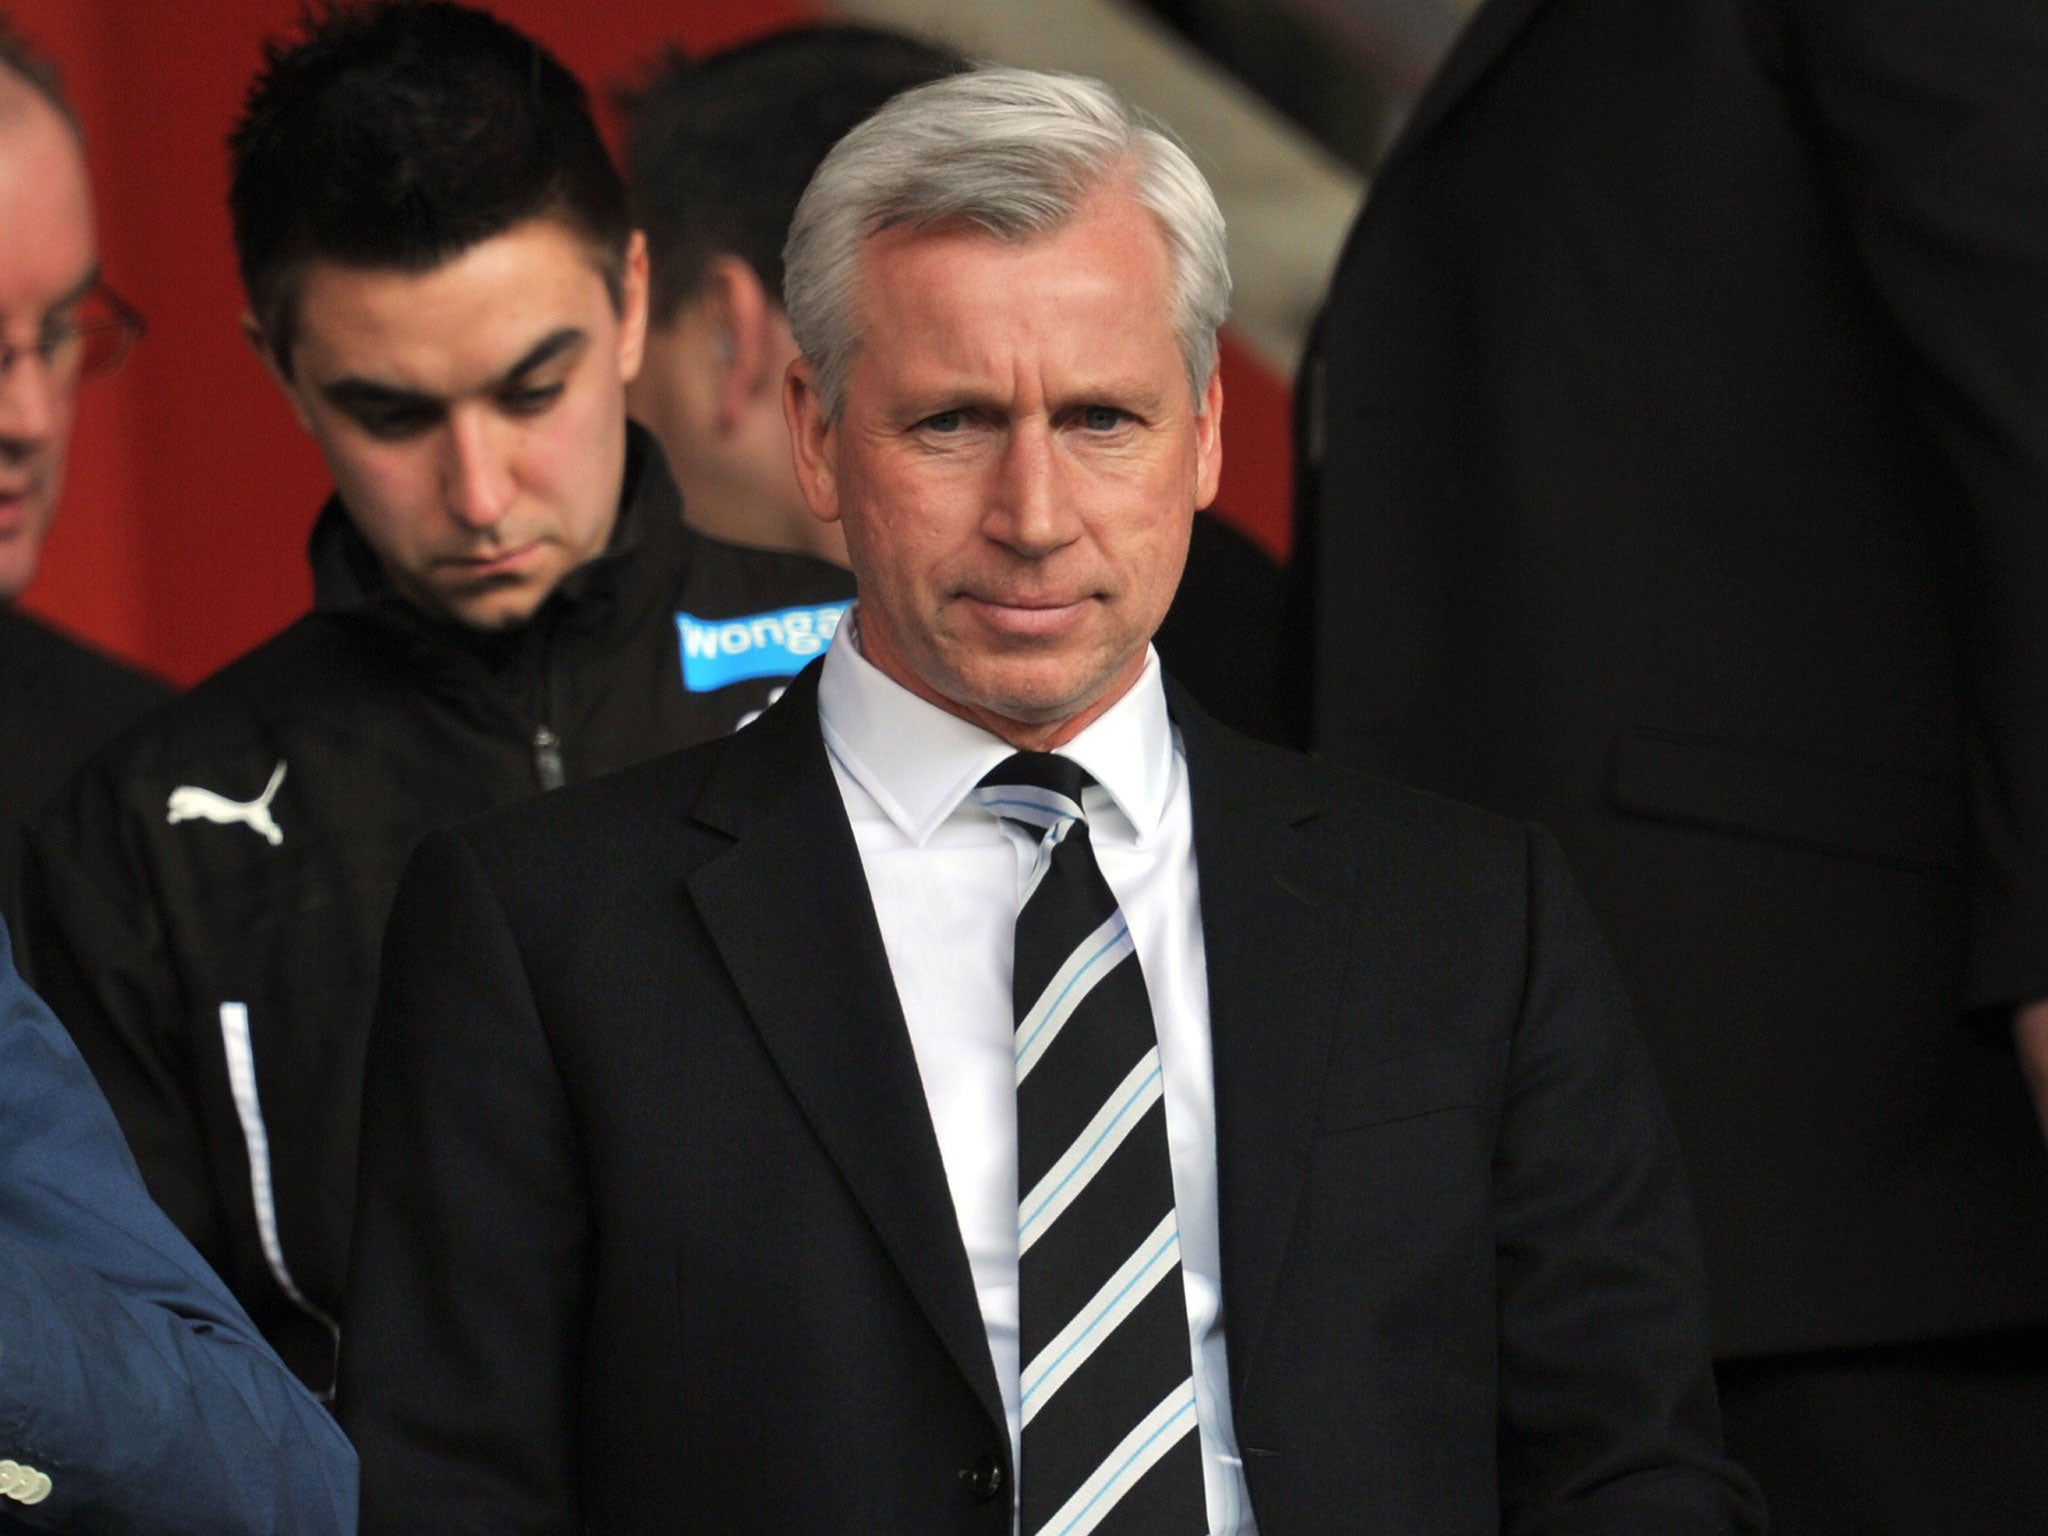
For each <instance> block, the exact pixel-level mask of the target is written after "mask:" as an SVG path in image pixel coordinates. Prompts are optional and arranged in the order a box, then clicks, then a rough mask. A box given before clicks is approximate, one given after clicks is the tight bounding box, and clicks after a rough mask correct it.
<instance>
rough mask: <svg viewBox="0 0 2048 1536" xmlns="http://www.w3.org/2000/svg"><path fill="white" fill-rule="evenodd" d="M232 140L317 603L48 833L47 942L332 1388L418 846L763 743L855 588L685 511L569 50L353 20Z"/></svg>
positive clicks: (465, 16) (328, 22) (42, 929)
mask: <svg viewBox="0 0 2048 1536" xmlns="http://www.w3.org/2000/svg"><path fill="white" fill-rule="evenodd" d="M231 149H232V153H233V161H234V183H233V188H232V191H231V194H230V202H231V207H232V210H233V213H234V224H235V234H236V239H237V245H238V251H239V255H240V259H241V266H242V273H243V278H244V283H245V286H246V289H247V293H248V298H249V304H250V309H249V313H248V315H247V317H246V318H245V324H246V325H247V327H248V330H249V334H250V337H251V340H252V341H253V342H254V344H255V345H256V347H257V349H258V351H259V353H260V354H261V355H262V357H263V359H264V361H265V363H266V364H267V366H268V367H269V368H270V369H271V371H272V373H273V374H274V375H275V376H276V378H277V381H278V384H279V386H280V387H281V388H282V389H283V390H284V392H285V395H286V398H287V399H288V400H289V401H290V402H291V405H292V408H293V409H294V411H295V412H296V413H297V414H298V417H299V419H300V421H301V422H302V423H303V424H304V425H305V427H306V429H307V430H308V431H309V432H310V433H311V434H312V435H313V437H314V438H315V440H316V441H317V442H318V443H319V445H320V447H321V450H322V452H323V454H324V455H325V457H326V459H327V462H328V466H329V468H330V469H331V471H332V472H333V475H334V481H335V488H336V494H335V496H334V498H333V499H332V500H331V501H330V502H329V503H328V504H327V506H326V507H325V508H324V509H323V510H322V512H321V515H320V517H319V519H318V521H317V522H316V524H315V526H314V529H313V534H312V540H311V550H310V553H311V558H312V562H313V567H314V577H315V594H316V607H315V611H314V612H313V613H312V614H311V615H309V616H308V617H306V618H304V619H302V620H300V621H299V622H298V623H297V624H295V625H293V626H292V627H291V628H290V629H288V630H286V631H285V632H284V633H283V634H281V635H279V636H278V637H277V638H275V639H273V640H271V641H269V642H268V643H266V644H265V645H263V646H260V647H258V648H257V649H256V650H255V651H253V652H252V653H250V654H249V655H248V656H245V657H243V658H242V659H241V660H240V661H238V662H236V663H234V664H233V665H231V666H230V667H228V668H227V669H225V670H224V671H223V672H221V673H220V674H219V675H218V676H216V677H214V678H212V679H211V680H209V681H208V682H206V683H203V684H201V685H200V686H199V687H198V688H197V689H195V690H194V692H193V693H192V694H191V695H190V696H189V697H188V698H187V699H185V700H184V701H182V702H181V703H180V705H179V706H178V707H176V708H175V709H173V710H171V711H169V712H167V713H166V714H165V715H164V716H163V718H162V720H161V721H160V723H159V724H158V725H157V726H156V728H154V729H153V730H150V731H148V732H147V733H145V734H143V735H141V736H139V737H135V738H131V739H130V740H128V741H127V742H126V743H125V744H124V745H123V746H122V747H121V748H120V749H119V750H118V751H115V752H113V753H111V754H109V755H107V756H104V757H102V758H101V759H99V760H98V761H97V762H96V763H95V764H93V765H92V766H91V767H90V768H89V769H88V770H87V772H86V773H85V774H84V775H83V776H82V777H81V779H80V781H79V782H78V783H77V784H76V785H75V787H74V789H73V791H72V792H71V793H70V794H69V796H68V797H67V799H66V801H65V802H64V803H63V804H61V805H60V806H59V807H58V808H57V809H56V810H55V811H54V812H53V814H52V815H51V816H49V817H48V818H47V819H46V820H45V821H44V822H43V823H42V824H41V825H40V827H39V828H38V830H37V833H36V835H35V837H34V838H33V840H32V843H31V847H30V853H29V871H28V884H29V891H30V928H31V939H30V945H29V950H30V954H31V956H32V959H33V961H34V963H35V966H36V969H37V973H38V978H39V980H40V981H41V983H42V984H43V986H44V988H45V989H46V992H47V993H48V995H49V996H50V998H51V1001H52V1002H53V1003H54V1004H55V1005H56V1006H57V1009H58V1012H59V1014H60V1016H62V1017H63V1018H64V1019H65V1021H66V1022H67V1023H68V1024H69V1025H70V1027H71V1029H72V1030H73V1032H74V1034H75V1035H76V1036H77V1038H78V1040H79V1043H80V1046H81V1048H82V1049H83V1051H84V1053H85V1055H86V1057H87V1059H88V1060H89V1061H90V1062H91V1063H92V1065H93V1067H94V1069H95V1071H96V1072H97V1073H98V1075H99V1077H100V1080H101V1082H102V1084H103V1085H104V1086H105V1088H106V1090H107V1093H108V1097H109V1098H110V1099H111V1100H112V1101H113V1104H114V1107H115V1110H116V1113H117V1114H118V1115H119V1116H120V1118H121V1121H122V1125H123V1128H124V1129H125V1130H126V1132H127V1134H128V1137H129V1140H130V1141H131V1142H132V1143H133V1145H134V1147H135V1150H136V1154H137V1156H138V1158H139V1159H140V1161H141V1163H142V1166H143V1171H144V1175H145V1177H146V1178H147V1179H148V1181H149V1184H150V1188H151V1190H152V1192H153V1193H154V1194H155V1195H156V1197H157V1199H158V1200H159V1201H161V1202H162V1203H163V1205H164V1207H165V1209H166V1210H167V1211H169V1212H170V1214H171V1215H172V1216H173V1218H174V1219H175V1220H177V1222H178V1223H179V1225H180V1226H181V1227H183V1228H184V1230H185V1231H186V1232H187V1234H188V1235H190V1236H191V1237H192V1239H193V1240H194V1242H195V1243H196V1244H197V1246H198V1247H199V1249H200V1251H201V1252H202V1253H204V1254H206V1255H207V1256H208V1257H209V1258H210V1259H211V1260H212V1261H213V1263H214V1264H215V1266H216V1267H217V1268H218V1269H219V1270H220V1271H221V1273H222V1274H223V1275H224V1276H225V1277H226V1278H227V1279H228V1281H229V1283H230V1284H231V1285H232V1286H233V1288H234V1290H235V1291H236V1293H237V1295H238V1296H239V1297H240V1298H241V1299H242V1300H243V1302H244V1303H245V1305H247V1306H248V1307H249V1309H250V1312H251V1313H252V1315H253V1316H254V1317H255V1318H256V1320H257V1322H258V1323H259V1325H261V1326H262V1327H263V1329H264V1331H265V1333H266V1334H267V1335H268V1336H269V1337H270V1338H271V1339H272V1341H273V1342H274V1343H276V1344H277V1346H278V1348H279V1350H280V1352H281V1353H283V1354H284V1355H285V1357H286V1359H287V1361H288V1362H290V1363H291V1364H292V1365H293V1367H294V1368H295V1369H296V1370H298V1371H299V1373H300V1374H301V1375H302V1376H303V1377H304V1378H305V1379H306V1380H307V1381H308V1382H309V1383H311V1384H313V1385H315V1386H317V1387H320V1388H323V1389H324V1388H326V1387H327V1386H329V1385H330V1383H331V1381H332V1376H333V1369H334V1358H335V1340H336V1337H337V1335H338V1327H337V1324H336V1321H335V1317H336V1312H337V1310H338V1306H337V1303H338V1299H339V1296H340V1292H341V1286H342V1279H343V1275H344V1271H345V1268H346V1261H347V1250H348V1237H349V1228H350V1220H351V1213H352V1208H353V1204H354V1187H355V1152H356V1125H357V1120H358V1116H359V1113H360V1084H361V1071H362V1057H363V1049H364V1036H365V1032H366V1029H367V1026H368V1019H369V1013H370V1006H371V1001H372V998H373V995H374V993H375V990H376V981H377V969H378V966H377V953H378V946H379V943H380V941H381V938H382V934H383V928H384V922H385V916H386V911H387V909H388V906H389V902H390V898H391V893H392V891H393V889H394V887H395V886H396V883H397V878H398V873H399V869H400V867H401V865H402V864H403V862H404V860H405V857H406V855H407V854H408V853H409V852H410V851H411V848H412V845H413V844H414V843H415V842H416V841H417V840H418V838H419V837H420V836H421V835H422V834H423V833H425V832H426V831H428V830H430V829H432V828H434V827H438V826H442V825H446V824H448V823H451V822H454V821H457V820H460V819H462V818H464V817H466V816H469V815H473V814H475V813H477V812H480V811H482V810H485V809H487V808H489V807H492V806H496V805H502V804H504V803H506V802H508V801H511V800H515V799H519V798H521V797H523V796H526V795H529V794H531V793H533V792H535V791H536V790H543V789H550V788H553V787H555V786H556V785H559V784H561V783H563V782H565V781H568V780H573V779H581V778H584V777H587V776H590V775H592V774H596V773H600V772H603V771H605V770H608V769H611V768H615V767H619V766H622V765H624V764H627V763H631V762H635V761H638V760H640V759H643V758H646V757H650V756H653V755H655V754H656V753H659V752H662V751H664V750H667V749H669V748H672V747H676V746H681V745H683V744H686V743H689V742H694V741H699V740H702V739H705V738H707V737H711V736H716V735H720V734H722V733H724V732H726V731H728V730H730V729H732V728H733V727H734V726H735V725H736V724H739V723H741V722H742V721H743V720H744V719H745V718H747V717H748V716H749V715H750V714H751V713H752V712H754V711H756V710H758V709H760V708H761V707H762V706H763V705H764V704H765V703H766V702H767V700H768V698H769V697H770V695H771V693H772V692H773V691H774V690H775V689H776V687H777V686H778V685H779V683H780V682H781V680H782V679H783V678H784V677H786V676H788V675H789V674H791V673H793V672H794V671H795V670H796V669H797V668H798V667H799V666H800V665H801V664H802V662H803V661H804V660H805V659H807V658H808V657H809V656H810V655H814V654H816V653H817V652H818V651H819V650H821V649H822V648H823V645H824V643H825V642H826V640H828V639H829V637H830V634H831V632H832V629H833V627H834V626H835V625H836V623H837V620H838V616H839V613H840V612H841V609H842V607H843V604H842V602H841V601H840V599H841V598H842V597H843V595H844V594H845V593H846V592H847V591H848V589H849V584H848V582H847V580H846V578H845V576H844V575H843V574H842V573H840V572H839V571H837V570H835V569H833V568H831V567H829V566H826V565H823V564H822V563H819V562H814V561H809V560H805V559H801V558H799V557H795V556H791V555H784V554H773V553H768V552H764V551H759V550H743V549H737V548H734V547H732V546H729V545H726V544H722V543H719V542H717V541H715V540H711V539H707V538H704V537H702V536H700V535H697V534H695V533H693V532H691V531H690V530H688V529H687V528H685V526H684V525H683V522H682V519H681V517H680V513H679V508H678V506H677V501H676V495H675V491H674V487H673V485H672V484H671V482H670V480H669V478H668V472H667V469H666V467H665V465H664V463H663V459H662V455H661V451H660V449H659V448H658V447H657V446H656V445H655V443H654V441H653V440H652V439H651V438H650V437H648V436H647V435H646V434H645V433H644V432H642V431H640V430H639V429H638V428H636V427H634V426H632V425H631V424H629V423H628V421H627V420H626V403H625V386H626V384H627V383H628V382H629V381H630V380H631V379H632V377H633V375H634V373H635V371H636V370H637V368H638V366H639V363H640V355H641V343H642V336H643V332H644V326H645V319H646V302H647V260H646V255H645V249H644V245H643V243H642V241H641V238H640V236H639V235H638V234H637V233H635V232H634V231H633V230H632V229H631V227H630V225H629V223H628V220H627V218H626V213H625V196H624V191H623V188H622V186H621V184H620V182H619V180H618V178H617V175H616V173H615V172H614V170H613V169H612V167H611V165H610V163H609V161H608V160H607V159H606V157H605V154H604V150H603V147H602V143H601V141H600V140H599V138H598V136H597V133H596V129H595V127H594V126H593V124H592V123H591V121H590V116H589V112H588V108H587V104H586V101H585V97H584V93H583V90H582V88H581V86H580V85H579V84H578V83H577V82H576V80H575V79H574V78H573V77H572V76H571V75H570V74H569V73H568V72H567V71H566V70H565V69H563V68H562V66H561V65H560V64H559V63H557V62H556V61H555V60H554V59H553V58H551V57H550V56H549V55H548V54H547V53H546V52H545V50H543V49H542V48H540V47H539V45H537V44H536V43H534V42H533V41H532V40H530V39H528V38H526V37H524V36H522V35H521V34H519V33H518V32H516V31H514V30H512V29H511V28H509V27H507V26H505V25H503V24H502V23H500V22H497V21H495V20H493V19H492V18H490V17H488V16H486V15H484V14H482V13H480V12H477V11H473V10H469V9H466V8H463V7H460V6H456V5H452V4H438V3H427V4H410V3H397V4H389V3H385V4H375V5H369V6H351V7H345V8H340V9H337V10H334V11H332V12H328V13H326V14H324V15H322V16H320V17H319V18H318V19H316V20H313V21H311V22H309V23H308V24H307V25H306V27H305V29H304V31H303V35H301V36H300V37H298V38H297V39H295V40H293V41H292V42H290V43H287V44H283V45H279V46H274V47H273V48H272V49H271V50H270V52H269V55H268V58H267V62H266V65H265V68H264V70H263V72H262V73H261V75H260V76H259V77H258V79H257V81H256V83H255V85H254V87H253V89H252V91H251V93H250V97H249V101H248V106H247V110H246V112H245V114H244V117H243V120H242V123H241V125H240V126H239V127H238V129H237V130H236V132H235V134H234V137H233V140H232V143H231ZM478 1065H479V1067H480V1068H482V1067H483V1066H484V1065H485V1064H484V1063H479V1064H478Z"/></svg>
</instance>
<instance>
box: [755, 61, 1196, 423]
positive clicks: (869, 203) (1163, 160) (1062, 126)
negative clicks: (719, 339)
mask: <svg viewBox="0 0 2048 1536" xmlns="http://www.w3.org/2000/svg"><path fill="white" fill-rule="evenodd" d="M1119 176H1124V177H1128V178H1129V181H1130V185H1131V187H1132V190H1133V191H1134V192H1135V193H1136V194H1137V198H1138V201H1139V202H1140V203H1141V204H1142V205H1143V206H1144V207H1146V208H1148V209H1150V210H1151V212H1152V213H1153V214H1154V215H1155V216H1156V217H1157V218H1158V220H1159V222H1160V225H1161V227H1162V229H1163V230H1164V232H1165V235H1166V243H1167V250H1168V252H1169V254H1170V255H1171V257H1172V261H1173V274H1174V293H1173V324H1174V330H1175V331H1176V332H1177V333H1178V335H1179V338H1180V349H1181V357H1182V360H1183V361H1184V362H1185V364H1186V366H1187V372H1188V387H1189V388H1190V389H1191V390H1192V391H1193V392H1194V397H1195V408H1196V410H1197V411H1199V410H1201V409H1202V406H1203V402H1204V391H1205V390H1206V389H1207V387H1208V383H1209V376H1210V374H1211V373H1212V372H1213V371H1214V370H1215V367H1216V332H1217V329H1218V327H1220V326H1221V325H1222V324H1223V320H1224V317H1225V316H1226V315H1227V314H1228V313H1229V310H1230V266H1229V263H1228V261H1227V260H1226V258H1225V255H1224V243H1223V213H1222V210H1221V209H1219V208H1218V207H1217V206H1216V197H1215V194H1214V193H1212V192H1211V191H1210V190H1209V184H1208V182H1207V181H1205V180H1204V179H1203V178H1202V173H1201V172H1200V171H1198V170H1197V169H1195V163H1194V161H1193V160H1191V159H1190V158H1189V157H1188V152H1187V151H1186V150H1185V149H1184V148H1182V146H1181V144H1180V141H1179V140H1178V139H1176V138H1174V137H1173V135H1172V134H1171V133H1170V132H1168V131H1167V130H1165V129H1164V128H1162V127H1160V126H1158V125H1156V124H1154V123H1153V122H1151V121H1150V120H1149V119H1146V118H1144V117H1142V116H1140V115H1139V114H1138V113H1137V112H1136V111H1134V110H1133V109H1132V108H1130V107H1129V106H1127V105H1125V103H1124V102H1123V101H1121V100H1120V99H1119V98H1118V97H1117V96H1116V94H1115V93H1114V92H1112V91H1111V90H1110V89H1109V87H1107V86H1105V85H1104V84H1102V83H1101V82H1100V81H1099V80H1090V79H1087V78H1086V77H1084V76H1081V75H1063V74H1052V73H1045V72H1040V71H1036V70H1026V69H1009V68H1003V67H1000V66H995V65H987V66H983V67H981V68H979V69H975V70H971V71H969V72H967V73H965V74H959V75H952V76H949V77H947V78H946V79H943V80H935V81H933V82H931V83H930V84H929V85H921V86H918V87H917V88H916V89H914V90H909V91H905V92H904V93H903V94H902V95H900V96H898V97H896V98H895V99H894V100H892V101H890V102H889V103H888V104H887V105H886V106H884V107H883V108H882V109H881V110H880V111H878V112H877V113H875V115H874V116H873V117H871V118H869V119H868V120H867V121H866V122H864V123H862V124H861V125H860V126H859V127H857V128H855V129H854V130H853V131H852V132H851V133H849V134H847V136H846V137H845V138H843V139H841V140H840V141H839V143H838V144H836V145H835V146H834V147H833V149H832V152H831V153H830V154H829V155H827V156H826V157H825V159H824V162H823V163H822V164H821V165H819V167H818V170H817V174H816V175H814V176H813V177H812V178H811V184H810V185H809V186H808V187H807V188H805V190H804V195H803V199H802V201H801V202H799V203H798V204H797V209H796V217H795V219H794V220H792V221H791V223H790V226H789V239H788V242H787V243H786V244H785V245H784V246H783V251H782V262H783V284H782V291H783V301H784V308H785V309H786V310H787V312H788V315H789V325H790V330H791V332H792V333H793V334H794V336H795V337H796V344H797V347H798V349H799V350H800V351H801V352H802V353H803V355H804V358H805V360H806V361H807V362H809V364H810V365H811V369H812V373H813V376H814V379H815V381H816V386H817V390H818V395H819V402H820V404H821V406H822V407H823V410H824V415H825V419H826V420H827V421H837V420H838V419H839V414H840V411H841V409H842V408H843V407H844V406H845V403H846V380H847V374H848V372H849V371H850V370H851V368H852V366H853V355H854V351H855V349H856V348H857V347H858V346H859V343H860V336H859V331H858V325H857V322H856V319H855V315H854V286H855V280H856V278H857V277H858V275H859V263H860V253H861V246H862V243H863V242H864V241H866V240H868V239H871V238H872V237H873V236H875V235H878V234H880V233H881V232H882V231H883V230H886V229H892V228H895V227H898V226H901V225H908V226H910V227H911V228H914V229H915V228H926V227H929V226H932V225H938V224H951V223H967V224H971V225H974V226H976V227H978V228H980V229H983V230H986V231H987V232H988V233H989V234H992V235H994V236H995V237H996V238H997V239H1000V240H1017V241H1021V240H1026V239H1029V238H1030V237H1032V236H1034V235H1042V234H1049V233H1051V232H1052V231H1054V230H1056V229H1058V228H1059V227H1060V226H1061V225H1062V224H1064V223H1066V222H1067V220H1068V219H1070V218H1071V217H1073V215H1074V213H1075V211H1076V210H1077V209H1078V208H1079V207H1080V205H1081V203H1082V202H1083V200H1084V199H1086V197H1087V196H1088V194H1089V193H1091V192H1093V191H1094V190H1095V189H1096V188H1098V187H1100V186H1101V185H1103V184H1104V183H1105V182H1107V181H1110V180H1112V179H1114V178H1116V177H1119Z"/></svg>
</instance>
